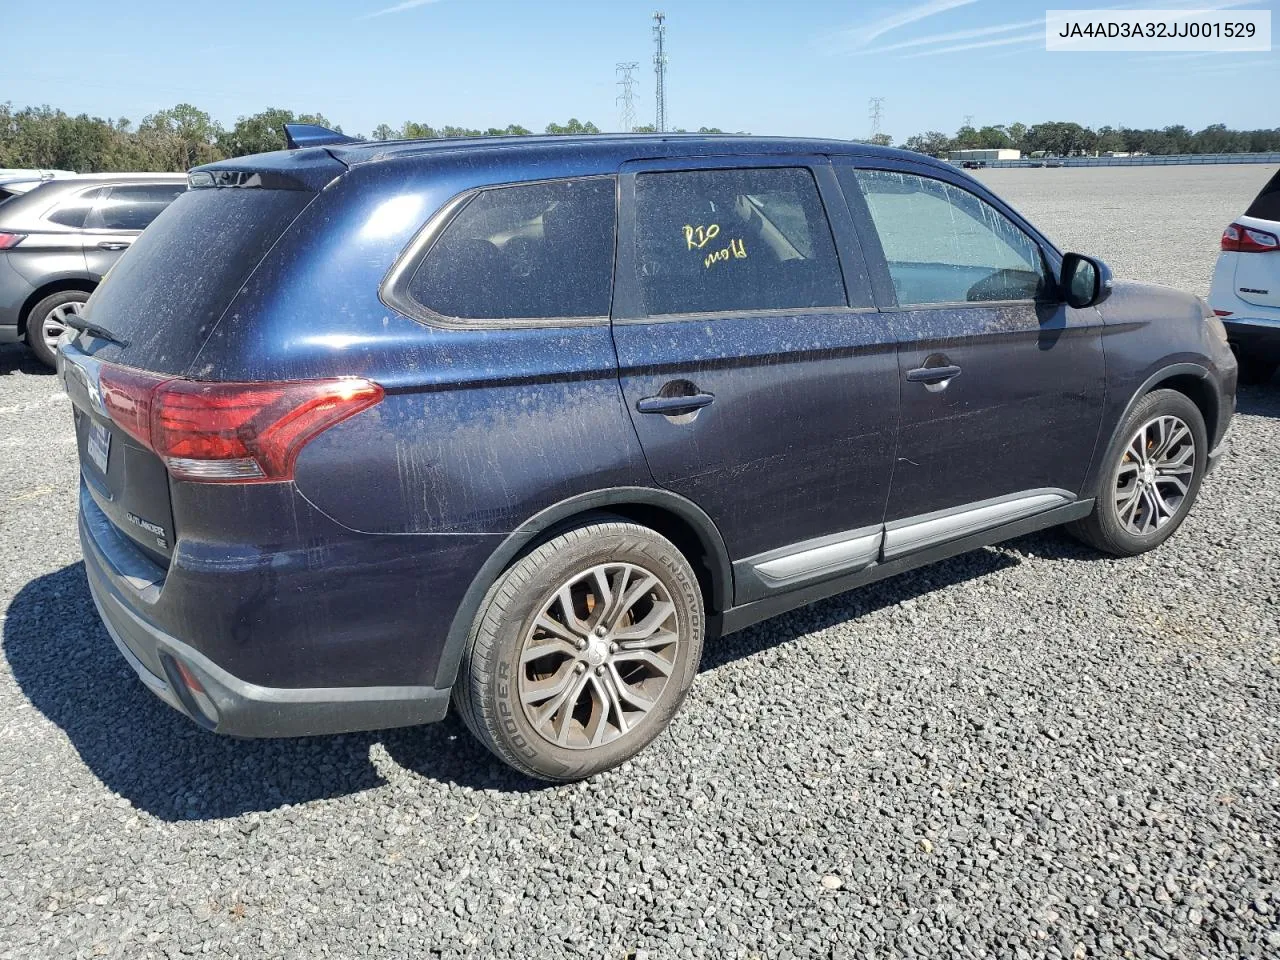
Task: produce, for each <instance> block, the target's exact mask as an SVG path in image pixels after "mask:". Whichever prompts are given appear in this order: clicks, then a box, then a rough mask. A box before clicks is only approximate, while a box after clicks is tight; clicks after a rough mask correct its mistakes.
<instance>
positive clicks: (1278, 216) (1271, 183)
mask: <svg viewBox="0 0 1280 960" xmlns="http://www.w3.org/2000/svg"><path fill="white" fill-rule="evenodd" d="M1244 215H1245V216H1246V217H1257V218H1258V219H1259V220H1274V221H1276V222H1277V223H1280V171H1277V173H1276V175H1275V176H1273V177H1272V178H1271V179H1270V180H1268V181H1267V185H1266V186H1265V187H1263V188H1262V192H1261V193H1259V194H1258V196H1257V197H1256V198H1254V201H1253V203H1251V204H1249V209H1248V210H1246V211H1245V212H1244Z"/></svg>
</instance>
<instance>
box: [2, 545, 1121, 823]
mask: <svg viewBox="0 0 1280 960" xmlns="http://www.w3.org/2000/svg"><path fill="white" fill-rule="evenodd" d="M1032 539H1033V538H1023V540H1022V541H1015V542H1014V543H1015V544H1018V543H1026V542H1027V541H1029V540H1032ZM1034 539H1035V540H1036V541H1039V540H1043V539H1044V535H1043V534H1042V535H1037V536H1036V537H1035V538H1034ZM1082 549H1083V548H1082ZM1016 552H1017V551H1016V549H1015V550H1014V551H1008V550H996V549H984V550H978V551H974V552H972V553H968V554H965V555H963V556H960V557H954V558H952V559H950V560H945V561H942V562H940V563H936V564H933V565H932V566H929V567H924V568H921V569H919V570H915V571H911V572H908V573H904V574H901V575H899V576H896V577H893V578H891V579H888V580H885V581H882V582H880V583H875V584H870V585H868V586H865V587H861V588H859V589H857V590H854V591H851V592H849V593H847V594H841V595H840V596H837V597H833V598H831V599H829V600H825V601H820V602H818V603H814V604H811V605H810V606H807V607H804V608H802V609H800V610H796V611H793V612H791V613H788V614H784V615H782V616H778V617H775V618H773V619H771V620H767V621H765V622H763V623H760V624H757V625H755V626H753V627H750V628H748V629H746V630H743V631H741V632H739V633H736V634H732V635H730V636H727V637H724V638H721V639H719V640H717V641H714V642H712V643H710V644H709V645H708V646H707V648H706V650H705V651H704V656H703V663H702V666H701V669H702V670H704V671H705V670H716V669H719V668H720V667H723V666H725V665H727V664H730V663H733V662H734V661H736V660H740V659H742V658H744V657H749V656H752V655H753V654H756V653H758V652H760V651H763V650H765V649H768V648H770V647H775V646H777V645H779V644H785V643H788V642H789V641H792V640H795V639H797V638H799V637H801V636H804V635H806V634H809V633H812V632H814V631H816V630H822V629H825V628H826V627H829V626H832V625H834V624H837V623H841V622H845V621H847V620H851V619H857V618H858V617H862V616H865V615H866V614H869V613H871V612H873V611H875V610H879V609H881V608H883V607H888V606H893V605H895V604H899V603H902V602H903V601H905V600H909V599H913V598H915V597H919V596H922V595H924V594H926V593H929V592H931V591H933V590H937V589H940V588H942V587H946V586H953V585H956V584H960V583H964V582H966V581H969V580H973V579H976V578H979V577H984V576H988V575H990V574H992V573H996V572H998V571H999V570H1002V569H1005V568H1007V567H1010V566H1014V565H1016V564H1017V563H1018V562H1019V561H1018V559H1017V556H1016ZM1095 556H1096V554H1095ZM3 648H4V653H5V656H6V658H7V659H8V662H9V667H10V670H11V671H12V673H13V677H14V679H15V680H16V681H17V683H18V686H19V688H20V689H21V690H22V692H23V694H25V696H26V697H27V699H28V700H29V701H30V702H31V703H32V705H34V706H35V707H36V709H38V710H39V711H40V712H41V713H42V714H43V715H44V716H45V717H47V718H48V719H49V720H51V721H52V722H53V723H55V724H56V725H57V726H58V727H59V728H60V729H61V730H62V731H63V732H64V733H65V734H66V736H67V738H68V740H69V741H70V743H71V745H72V746H73V747H74V748H75V750H76V752H77V753H78V754H79V755H80V757H81V759H82V760H83V761H84V763H85V764H86V765H87V766H88V767H89V769H90V771H92V773H93V774H94V775H95V776H96V777H97V778H98V779H99V780H101V781H102V783H103V784H104V785H105V786H106V787H107V788H108V789H109V790H111V791H112V792H113V793H115V794H117V795H119V796H121V797H123V798H125V799H127V800H128V801H129V802H130V803H132V804H133V805H134V806H135V807H136V808H138V809H139V810H142V811H145V812H147V813H149V814H151V815H153V816H155V817H158V818H160V819H162V820H167V821H185V820H212V819H220V818H224V817H234V816H239V815H241V814H246V813H252V812H255V811H268V810H273V809H276V808H278V807H281V806H284V805H285V804H290V805H292V804H298V803H306V802H309V801H313V800H319V799H326V798H337V797H342V796H346V795H350V794H355V793H359V792H361V791H365V790H370V789H373V788H376V787H379V786H382V785H384V784H385V783H386V782H387V780H386V778H385V777H384V776H383V774H382V773H380V772H379V764H378V762H377V759H376V754H375V751H376V750H377V748H378V747H379V745H380V746H381V747H382V748H383V749H385V751H386V754H387V755H388V756H389V757H390V759H391V760H392V761H394V762H395V763H396V764H398V765H399V766H400V767H401V768H402V769H403V770H406V771H409V772H411V773H413V774H416V775H418V776H422V777H424V778H428V779H431V780H436V781H440V782H445V783H450V784H455V785H458V786H463V787H467V788H472V789H482V790H496V791H501V792H504V793H512V792H527V791H534V790H541V789H548V788H554V787H553V785H549V784H546V783H543V782H542V781H538V780H533V779H531V778H529V777H525V776H523V775H522V774H519V773H517V772H516V771H514V770H512V769H511V768H509V767H508V766H506V765H505V764H503V763H502V762H500V761H499V760H497V759H496V758H495V757H494V756H493V755H492V754H491V753H489V751H488V750H486V749H485V748H484V747H483V746H482V745H481V744H480V743H479V742H478V741H476V740H475V738H474V737H472V736H471V735H470V733H468V732H467V730H466V728H465V726H464V725H463V723H462V721H461V720H460V719H459V718H458V716H457V715H456V713H450V715H449V716H448V717H447V718H446V719H445V720H443V721H442V722H440V723H436V724H432V725H429V726H424V727H410V728H404V729H399V730H384V731H374V732H371V733H356V734H343V735H338V736H329V737H303V738H296V739H277V740H237V739H232V738H230V737H224V736H219V735H217V734H212V733H208V732H207V731H204V730H202V729H201V728H199V727H197V726H196V725H195V724H194V723H192V722H191V721H190V720H188V719H187V718H185V717H183V716H181V715H180V714H179V713H177V711H175V710H173V709H172V708H170V707H168V706H167V705H165V704H163V703H161V702H160V700H158V699H157V698H156V697H155V696H153V695H152V694H151V693H150V692H149V691H147V690H146V688H145V687H143V685H142V683H141V682H140V681H139V680H138V678H137V677H136V676H134V674H133V671H132V669H131V668H130V667H129V666H128V665H127V664H126V663H125V661H124V658H123V657H121V656H120V654H119V652H118V651H117V650H116V648H115V645H114V644H113V643H112V641H111V639H110V637H109V636H108V635H107V633H106V630H105V628H104V627H103V626H102V624H101V622H100V621H99V619H98V616H97V613H96V612H95V610H94V607H93V601H92V599H91V598H90V596H89V588H88V584H87V582H86V580H85V573H84V564H83V563H75V564H71V565H69V566H66V567H63V568H62V569H61V570H58V571H55V572H53V573H50V574H46V575H45V576H42V577H37V578H36V579H34V580H32V581H31V582H29V583H27V584H26V585H25V586H24V587H23V588H22V589H21V590H20V591H19V592H18V594H17V596H15V597H14V599H13V602H12V603H11V604H10V605H9V608H8V611H7V615H6V617H5V620H4V631H3Z"/></svg>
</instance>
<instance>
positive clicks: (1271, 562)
mask: <svg viewBox="0 0 1280 960" xmlns="http://www.w3.org/2000/svg"><path fill="white" fill-rule="evenodd" d="M1268 172H1269V171H1267V170H1264V169H1262V168H1257V167H1249V168H1210V169H1207V170H1199V169H1197V170H1179V171H1176V183H1177V184H1178V190H1179V191H1180V196H1181V197H1182V198H1183V200H1184V201H1185V198H1186V197H1188V196H1195V197H1198V198H1199V199H1197V200H1196V201H1195V203H1196V206H1195V210H1196V213H1195V217H1196V223H1195V224H1193V225H1191V226H1188V225H1187V224H1186V223H1185V222H1184V221H1183V220H1181V219H1179V218H1180V217H1183V216H1184V215H1183V214H1181V213H1179V212H1178V208H1177V207H1176V205H1175V204H1174V202H1173V201H1172V200H1170V199H1168V198H1163V199H1161V198H1160V194H1161V191H1162V190H1168V189H1170V184H1172V183H1174V182H1175V178H1170V177H1166V174H1168V173H1169V171H1165V170H1148V171H1140V172H1137V173H1135V172H1133V171H1123V173H1124V174H1125V175H1126V176H1127V177H1129V178H1130V181H1129V182H1130V184H1131V185H1136V186H1133V187H1132V188H1131V189H1125V190H1124V191H1123V192H1122V193H1121V194H1120V195H1118V196H1116V197H1115V198H1113V199H1109V200H1099V199H1098V197H1099V196H1100V195H1101V192H1100V190H1098V189H1095V188H1094V185H1097V184H1108V186H1107V188H1106V189H1108V190H1109V189H1112V188H1111V186H1110V185H1109V184H1110V183H1111V181H1110V180H1107V179H1098V180H1092V179H1090V177H1091V176H1098V177H1112V176H1115V175H1114V174H1111V173H1110V172H1107V171H1081V172H1077V171H1067V170H1034V171H1026V172H1025V174H1023V175H1022V177H1024V178H1025V179H1019V178H1014V177H1008V178H1001V177H999V176H998V175H999V174H1001V173H1002V171H987V172H986V174H985V175H986V176H987V177H988V178H989V179H990V180H991V182H993V183H995V184H996V186H997V189H999V190H1001V191H1003V192H1005V193H1007V194H1008V195H1009V196H1010V197H1012V198H1013V200H1014V202H1015V203H1016V204H1018V205H1019V206H1020V207H1022V208H1024V209H1025V210H1026V211H1027V212H1028V213H1029V214H1031V215H1033V216H1036V217H1037V218H1038V219H1040V220H1042V221H1043V222H1044V223H1045V225H1046V226H1047V227H1048V228H1049V230H1050V231H1051V233H1052V234H1054V235H1055V236H1056V237H1058V238H1059V239H1061V240H1062V241H1063V242H1064V243H1067V244H1069V245H1072V246H1076V247H1079V248H1082V249H1085V250H1092V251H1094V252H1097V253H1099V254H1101V255H1102V256H1104V257H1109V258H1111V259H1112V260H1113V261H1114V262H1115V263H1116V265H1117V266H1119V267H1122V270H1121V272H1122V273H1126V274H1128V275H1131V276H1138V277H1142V278H1146V279H1157V280H1159V279H1163V280H1174V282H1178V281H1179V278H1182V281H1183V282H1182V283H1181V285H1183V286H1184V287H1186V288H1187V289H1191V290H1195V291H1197V292H1204V281H1205V279H1206V277H1207V273H1206V270H1207V269H1208V268H1211V267H1212V260H1213V254H1212V252H1211V247H1212V244H1213V242H1214V238H1215V237H1216V235H1217V232H1218V231H1219V230H1220V228H1221V226H1222V225H1223V224H1225V223H1227V222H1228V221H1229V220H1230V218H1231V217H1232V216H1233V215H1235V214H1236V213H1238V212H1239V211H1240V210H1241V209H1242V208H1243V206H1244V204H1245V203H1246V202H1247V201H1248V199H1249V197H1250V195H1251V189H1252V188H1253V185H1254V184H1256V183H1261V182H1262V180H1263V178H1264V176H1265V175H1266V174H1267V173H1268ZM1245 173H1247V174H1248V175H1247V176H1245V175H1244V174H1245ZM1069 178H1070V179H1069ZM1067 183H1070V184H1072V185H1081V186H1080V189H1078V190H1076V189H1074V186H1073V190H1072V193H1071V196H1069V197H1063V196H1060V195H1057V194H1055V193H1054V192H1053V190H1052V188H1050V189H1045V188H1044V186H1043V184H1059V185H1062V184H1067ZM1225 183H1229V184H1230V188H1229V189H1226V188H1224V187H1223V184H1225ZM1122 204H1123V206H1122ZM1157 214H1158V215H1159V217H1160V219H1161V226H1162V228H1167V230H1166V233H1167V234H1169V235H1177V236H1181V237H1195V238H1196V242H1195V244H1193V245H1191V246H1188V243H1190V241H1188V240H1179V241H1178V242H1176V243H1172V244H1169V245H1157V244H1152V243H1150V242H1149V241H1150V238H1151V236H1152V234H1153V231H1152V230H1150V229H1149V228H1148V227H1147V226H1146V225H1145V224H1144V218H1146V217H1148V216H1156V215H1157ZM1118 218H1119V219H1124V220H1126V221H1127V222H1128V223H1130V224H1133V225H1134V227H1133V230H1134V235H1132V236H1130V235H1129V234H1126V233H1123V232H1117V228H1116V227H1115V226H1114V222H1115V221H1116V220H1117V219H1118ZM1179 224H1180V225H1181V226H1178V225H1179ZM1126 229H1127V228H1126ZM1154 232H1155V234H1156V235H1159V231H1154ZM1206 238H1207V239H1206ZM1139 241H1143V242H1146V243H1147V246H1146V248H1145V249H1144V251H1143V252H1142V253H1141V254H1128V259H1127V260H1126V259H1125V257H1126V253H1127V251H1128V248H1129V245H1131V244H1137V243H1138V242H1139ZM1204 244H1208V245H1209V247H1208V248H1207V249H1209V251H1210V252H1207V253H1206V252H1205V251H1203V250H1201V249H1200V246H1201V245H1204ZM1240 411H1241V412H1240V415H1239V416H1238V417H1237V419H1236V424H1235V431H1234V436H1235V441H1234V453H1233V455H1232V456H1231V457H1230V458H1229V459H1227V460H1226V462H1225V463H1224V464H1223V466H1222V468H1221V470H1220V471H1219V472H1218V473H1217V474H1215V475H1214V476H1213V477H1212V478H1210V480H1209V481H1208V482H1207V483H1206V484H1205V486H1204V489H1203V491H1202V494H1201V502H1200V505H1199V506H1198V507H1197V508H1196V510H1195V511H1194V513H1193V515H1192V517H1191V518H1190V520H1189V521H1188V523H1187V526H1186V527H1185V528H1184V529H1183V531H1182V532H1181V533H1180V534H1179V535H1178V536H1177V537H1175V538H1174V540H1172V541H1171V542H1170V543H1169V544H1167V545H1166V546H1165V547H1164V548H1162V549H1161V550H1159V551H1157V552H1156V553H1155V554H1150V555H1147V556H1145V557H1140V558H1137V559H1133V560H1123V561H1117V560H1108V559H1101V558H1099V557H1098V556H1096V555H1094V554H1092V553H1090V552H1088V551H1087V550H1085V549H1083V548H1081V547H1079V546H1077V545H1075V544H1074V543H1072V542H1070V541H1068V540H1066V539H1065V538H1064V537H1062V536H1060V535H1058V534H1055V533H1050V534H1045V535H1040V536H1035V537H1030V538H1026V539H1022V540H1019V541H1015V542H1013V543H1011V544H1008V545H1006V546H1003V547H1001V548H999V549H988V550H982V551H979V552H976V553H973V554H970V555H968V556H966V557H962V558H957V559H955V560H951V561H949V562H946V563H943V564H940V565H938V566H935V567H932V568H930V569H927V570H923V571H919V572H917V573H914V574H909V575H905V576H902V577H898V578H896V579H894V580H892V581H888V582H885V583H882V584H879V585H876V586H873V587H870V588H867V589H863V590H861V591H858V592H855V593H853V594H849V595H846V596H844V597H841V598H837V599H835V600H831V601H827V602H824V603H820V604H818V605H816V606H813V607H811V608H808V609H806V610H804V611H801V612H798V613H795V614H793V615H790V616H786V617H781V618H778V619H776V620H773V621H771V622H768V623H765V624H762V625H760V626H758V627H756V628H754V629H752V630H750V631H748V632H746V633H743V634H739V635H737V636H735V637H732V638H729V639H726V640H724V641H722V642H721V643H719V644H718V645H715V646H713V647H711V648H709V650H708V657H707V660H708V662H707V664H706V667H705V670H704V672H703V674H702V676H701V677H700V679H699V681H698V682H697V683H696V684H695V685H694V689H693V692H692V695H691V696H690V699H689V702H688V706H687V708H686V709H685V711H684V713H683V714H682V715H681V716H680V717H679V718H678V720H677V722H676V724H675V726H674V728H673V729H672V731H671V733H670V734H669V735H668V736H665V737H662V738H660V739H659V740H658V742H657V743H655V744H654V746H653V747H652V748H651V749H650V750H649V751H648V752H647V753H645V754H644V755H643V756H642V757H641V758H639V759H638V760H636V761H635V762H633V763H631V764H630V765H628V766H627V767H625V768H623V769H622V770H619V771H616V772H614V773H611V774H608V775H605V776H602V777H600V778H598V779H597V780H595V781H593V782H591V783H587V784H581V785H576V786H572V787H563V788H546V787H542V786H539V785H537V784H533V783H530V782H528V781H525V780H522V779H520V778H519V777H518V776H516V775H514V774H512V773H510V772H509V771H508V770H507V769H506V768H505V767H502V766H501V765H499V764H498V763H497V762H496V761H495V760H493V759H491V758H490V756H489V755H488V754H487V753H486V752H484V751H483V750H482V749H481V748H480V747H478V746H477V745H476V744H474V743H473V742H472V741H471V740H470V738H469V737H468V736H467V734H466V733H465V731H464V730H463V729H462V727H461V725H460V724H459V723H458V722H457V721H456V720H455V719H452V718H451V719H449V720H447V721H445V722H444V723H442V724H439V725H436V726H434V727H429V728H423V729H419V730H406V731H395V732H390V733H385V734H373V735H362V736H345V737H337V738H329V739H313V740H303V741H270V742H237V741H230V740H225V739H220V738H216V737H213V736H210V735H207V734H204V733H202V732H201V731H199V730H198V729H196V728H195V727H194V726H193V725H191V724H190V723H188V722H187V721H185V720H183V719H182V718H180V717H179V716H177V715H176V714H175V713H173V712H172V711H170V710H169V709H168V708H167V707H165V706H163V705H162V704H160V703H159V702H157V701H155V700H154V699H153V698H152V697H151V696H150V694H148V693H147V692H146V691H145V690H144V689H143V688H142V686H141V685H140V684H139V683H138V682H137V680H136V679H135V678H134V677H133V676H132V675H131V674H130V672H129V670H128V668H127V667H126V666H125V665H124V664H123V662H122V661H121V660H120V658H119V657H118V655H117V654H116V652H115V650H114V649H113V648H112V646H111V643H110V641H109V640H108V639H107V637H106V635H105V634H104V632H103V630H102V628H101V627H100V626H99V625H98V622H97V620H96V618H95V616H94V614H93V612H92V607H91V605H90V602H89V598H88V594H87V590H86V587H85V581H84V574H83V570H82V568H81V565H80V563H79V548H78V546H77V543H76V539H75V533H74V523H73V508H72V495H71V491H72V490H73V489H74V482H75V463H74V449H73V445H72V440H71V437H72V433H71V427H70V423H69V414H68V409H67V404H66V402H65V400H64V399H62V398H61V397H60V395H59V393H58V391H57V389H56V387H55V384H54V381H53V379H52V378H51V377H49V376H47V375H45V374H43V373H41V372H39V370H38V369H37V368H36V367H35V365H34V364H33V363H32V362H31V361H30V360H28V359H27V358H26V357H25V356H24V354H23V353H22V351H20V350H18V349H16V348H3V349H0V489H4V490H5V491H6V495H5V497H4V499H3V500H0V543H3V548H2V551H0V611H3V614H4V620H3V622H2V623H0V626H2V627H3V649H4V655H5V656H4V658H3V662H2V665H0V740H2V741H3V746H0V957H3V958H9V957H14V958H18V957H20V958H23V960H27V958H34V957H58V958H66V957H117V956H118V957H129V958H137V957H150V956H155V957H160V956H167V957H176V956H179V955H181V954H187V953H205V954H209V955H212V956H241V957H246V958H247V957H264V956H283V957H298V958H302V957H305V958H313V957H317V956H340V957H347V956H360V955H365V954H375V953H376V954H378V955H380V956H414V957H421V956H437V955H439V956H459V957H460V956H468V957H471V956H480V957H490V956H494V957H564V956H581V957H606V958H618V960H621V958H624V957H632V956H635V957H640V956H645V955H647V956H648V957H649V958H651V960H656V958H666V957H677V956H705V957H715V958H721V957H761V958H778V957H813V958H830V957H855V956H856V957H871V956H875V957H894V956H904V957H905V956H910V955H918V956H921V957H926V956H927V957H937V956H972V957H996V956H999V957H1071V958H1082V957H1120V956H1138V957H1143V956H1150V957H1177V958H1192V957H1201V956H1214V957H1219V956H1220V957H1242V956H1243V957H1262V956H1277V955H1280V849H1278V844H1280V768H1278V763H1280V751H1278V749H1277V740H1278V735H1280V584H1278V583H1277V571H1280V478H1278V476H1277V473H1276V470H1275V464H1276V462H1277V455H1278V454H1280V420H1278V419H1277V418H1278V417H1280V384H1275V385H1272V386H1271V387H1270V388H1263V389H1252V390H1247V391H1245V392H1244V393H1243V394H1242V395H1241V400H1240Z"/></svg>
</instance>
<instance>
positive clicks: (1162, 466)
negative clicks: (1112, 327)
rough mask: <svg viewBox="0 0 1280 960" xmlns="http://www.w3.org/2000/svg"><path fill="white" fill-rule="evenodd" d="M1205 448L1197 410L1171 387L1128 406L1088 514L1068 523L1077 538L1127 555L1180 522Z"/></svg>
mask: <svg viewBox="0 0 1280 960" xmlns="http://www.w3.org/2000/svg"><path fill="white" fill-rule="evenodd" d="M1208 452H1209V442H1208V435H1207V433H1206V431H1205V427H1204V417H1203V416H1202V415H1201V413H1200V409H1199V408H1198V407H1197V406H1196V405H1195V404H1194V403H1192V402H1191V400H1190V398H1188V397H1187V396H1186V395H1185V394H1182V393H1179V392H1178V391H1176V390H1154V391H1152V392H1151V393H1149V394H1147V395H1146V396H1145V397H1143V398H1142V399H1141V400H1139V401H1138V403H1137V404H1136V405H1135V406H1134V408H1133V410H1132V411H1131V412H1130V413H1129V416H1128V417H1126V418H1125V422H1124V424H1123V426H1121V428H1120V430H1119V432H1118V433H1117V437H1116V442H1115V443H1113V445H1112V448H1111V449H1110V450H1109V451H1108V453H1107V460H1106V462H1105V463H1104V464H1103V469H1102V475H1101V479H1100V481H1099V489H1098V494H1097V498H1096V500H1095V501H1094V507H1093V513H1091V514H1089V516H1087V517H1085V518H1084V519H1083V520H1077V521H1076V522H1075V523H1072V524H1068V526H1067V530H1068V531H1069V532H1070V533H1071V534H1072V535H1073V536H1075V537H1076V538H1077V539H1079V540H1082V541H1083V542H1085V543H1087V544H1089V545H1090V546H1093V547H1096V548H1097V549H1099V550H1102V551H1104V552H1105V553H1110V554H1114V555H1115V556H1118V557H1132V556H1136V555H1137V554H1139V553H1145V552H1146V551H1148V550H1152V549H1154V548H1156V547H1158V546H1159V545H1160V544H1162V543H1164V542H1165V541H1166V540H1168V539H1169V537H1171V536H1173V533H1174V531H1175V530H1177V529H1178V527H1180V526H1181V525H1182V521H1183V520H1185V519H1186V517H1187V514H1188V513H1189V512H1190V511H1191V506H1192V504H1193V503H1195V499H1196V495H1197V494H1198V493H1199V492H1200V482H1201V480H1202V479H1203V478H1204V471H1205V464H1206V463H1207V457H1208Z"/></svg>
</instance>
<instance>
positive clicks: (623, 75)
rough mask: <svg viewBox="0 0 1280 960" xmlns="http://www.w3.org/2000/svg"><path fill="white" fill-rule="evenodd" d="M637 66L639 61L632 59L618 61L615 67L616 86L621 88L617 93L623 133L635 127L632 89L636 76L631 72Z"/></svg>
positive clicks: (634, 95) (633, 91)
mask: <svg viewBox="0 0 1280 960" xmlns="http://www.w3.org/2000/svg"><path fill="white" fill-rule="evenodd" d="M639 66H640V61H638V60H632V61H630V62H629V63H619V64H618V65H617V68H616V69H617V73H618V86H620V87H621V88H622V92H621V93H620V94H618V106H619V107H620V108H621V110H620V114H621V118H622V132H623V133H630V132H631V131H632V130H634V129H635V128H636V94H635V90H634V89H633V87H634V86H635V82H636V78H635V77H633V76H632V75H631V73H632V71H633V70H635V69H636V68H637V67H639Z"/></svg>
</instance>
